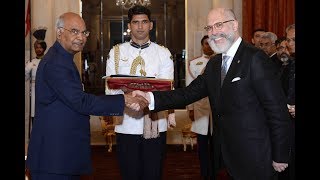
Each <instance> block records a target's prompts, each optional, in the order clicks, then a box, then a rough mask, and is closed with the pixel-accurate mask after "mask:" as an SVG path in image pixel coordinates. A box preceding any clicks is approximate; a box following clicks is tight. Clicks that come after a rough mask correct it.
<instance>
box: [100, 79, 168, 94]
mask: <svg viewBox="0 0 320 180" xmlns="http://www.w3.org/2000/svg"><path fill="white" fill-rule="evenodd" d="M105 80H106V86H108V88H109V89H122V90H125V91H128V90H129V91H132V90H141V91H167V90H171V89H172V88H173V80H169V79H156V78H150V77H143V76H127V77H112V76H110V77H106V78H105Z"/></svg>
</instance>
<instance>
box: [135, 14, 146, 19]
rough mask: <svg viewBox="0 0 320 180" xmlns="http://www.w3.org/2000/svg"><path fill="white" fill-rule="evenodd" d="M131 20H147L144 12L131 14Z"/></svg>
mask: <svg viewBox="0 0 320 180" xmlns="http://www.w3.org/2000/svg"><path fill="white" fill-rule="evenodd" d="M132 20H149V18H148V16H147V15H146V14H136V15H133V16H132Z"/></svg>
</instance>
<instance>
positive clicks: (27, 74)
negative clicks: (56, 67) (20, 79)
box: [24, 61, 33, 80]
mask: <svg viewBox="0 0 320 180" xmlns="http://www.w3.org/2000/svg"><path fill="white" fill-rule="evenodd" d="M32 65H33V64H32V62H30V61H29V62H28V63H27V64H26V66H25V68H24V79H25V80H29V79H30V78H31V70H32Z"/></svg>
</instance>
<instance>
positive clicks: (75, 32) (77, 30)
mask: <svg viewBox="0 0 320 180" xmlns="http://www.w3.org/2000/svg"><path fill="white" fill-rule="evenodd" d="M59 28H62V29H64V30H67V31H69V32H70V33H71V34H72V35H74V36H78V35H79V34H80V33H81V34H82V35H84V36H85V37H88V36H89V35H90V31H87V30H86V31H82V32H81V31H80V30H79V29H71V30H69V29H66V28H64V27H59Z"/></svg>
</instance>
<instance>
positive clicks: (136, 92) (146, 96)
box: [132, 90, 151, 103]
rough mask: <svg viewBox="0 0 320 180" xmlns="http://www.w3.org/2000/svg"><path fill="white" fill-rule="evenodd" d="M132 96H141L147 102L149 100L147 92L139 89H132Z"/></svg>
mask: <svg viewBox="0 0 320 180" xmlns="http://www.w3.org/2000/svg"><path fill="white" fill-rule="evenodd" d="M132 96H133V97H136V96H142V97H144V98H145V99H146V100H148V102H149V103H150V102H151V98H150V95H149V94H148V93H147V92H143V91H140V90H135V91H132Z"/></svg>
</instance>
